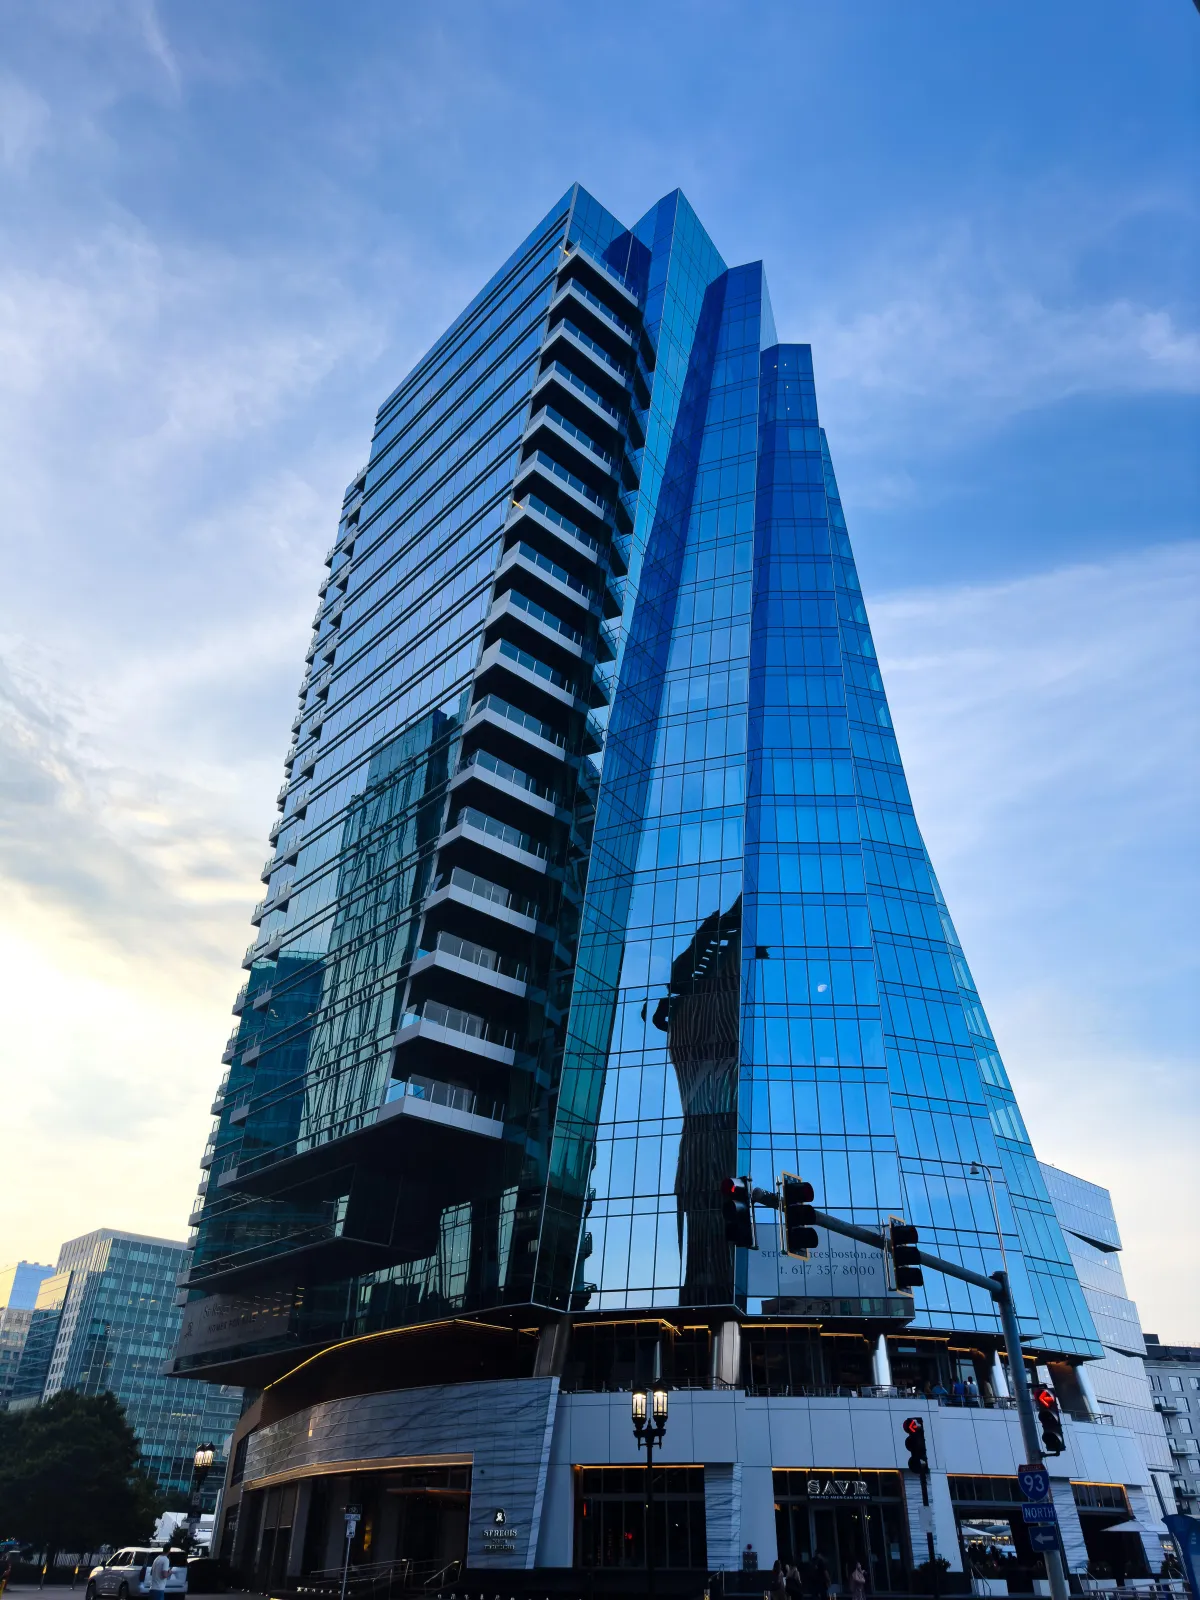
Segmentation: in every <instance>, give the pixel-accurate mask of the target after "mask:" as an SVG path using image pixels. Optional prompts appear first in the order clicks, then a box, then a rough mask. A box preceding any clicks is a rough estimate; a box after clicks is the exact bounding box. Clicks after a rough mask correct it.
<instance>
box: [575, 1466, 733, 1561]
mask: <svg viewBox="0 0 1200 1600" xmlns="http://www.w3.org/2000/svg"><path fill="white" fill-rule="evenodd" d="M651 1528H652V1538H653V1541H654V1565H655V1568H656V1569H661V1568H664V1567H691V1568H700V1567H705V1566H707V1565H708V1546H707V1541H706V1538H705V1531H704V1468H703V1467H655V1469H654V1494H653V1508H652V1518H651ZM575 1565H576V1566H577V1567H642V1568H644V1567H645V1565H646V1470H645V1468H644V1467H576V1469H575Z"/></svg>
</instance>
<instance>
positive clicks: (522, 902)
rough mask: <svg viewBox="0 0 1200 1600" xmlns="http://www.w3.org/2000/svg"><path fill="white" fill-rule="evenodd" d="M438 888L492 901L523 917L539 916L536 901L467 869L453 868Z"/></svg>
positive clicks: (439, 882) (440, 881) (441, 880)
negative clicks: (457, 890) (459, 890)
mask: <svg viewBox="0 0 1200 1600" xmlns="http://www.w3.org/2000/svg"><path fill="white" fill-rule="evenodd" d="M438 888H439V889H450V888H454V889H462V890H463V891H464V893H466V894H473V895H476V896H477V897H478V898H479V899H481V900H491V901H492V902H494V904H496V905H498V906H504V907H505V908H506V909H507V910H509V911H515V912H517V913H518V915H520V916H522V917H536V916H537V914H538V905H537V901H536V900H526V899H525V898H524V897H523V896H522V895H519V894H514V893H513V892H512V890H511V889H506V888H504V886H503V885H502V884H499V883H493V882H492V881H491V879H490V878H481V877H480V876H479V874H478V873H476V872H468V871H467V870H466V868H465V867H452V868H451V869H450V871H449V872H448V873H445V874H444V875H443V877H442V878H441V879H440V880H439V881H438Z"/></svg>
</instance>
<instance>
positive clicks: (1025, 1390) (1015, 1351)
mask: <svg viewBox="0 0 1200 1600" xmlns="http://www.w3.org/2000/svg"><path fill="white" fill-rule="evenodd" d="M752 1193H753V1199H754V1203H755V1204H756V1205H763V1206H770V1207H772V1208H773V1209H777V1208H778V1205H779V1200H778V1197H777V1196H776V1195H775V1194H773V1193H772V1192H771V1191H770V1190H768V1189H755V1190H753V1191H752ZM807 1221H808V1222H809V1223H810V1225H812V1226H814V1227H817V1228H824V1229H825V1230H826V1232H828V1233H838V1234H841V1235H842V1236H843V1238H846V1239H858V1240H859V1241H860V1242H861V1243H862V1244H869V1245H872V1246H873V1247H874V1248H875V1249H876V1250H886V1249H887V1248H888V1243H889V1241H888V1239H887V1237H886V1236H885V1235H884V1234H882V1233H877V1232H876V1231H875V1230H874V1229H873V1228H860V1227H859V1226H858V1225H857V1223H854V1222H844V1221H843V1220H842V1218H841V1217H831V1216H829V1215H828V1214H827V1213H826V1212H824V1211H817V1210H810V1211H809V1212H808V1216H807ZM916 1256H917V1259H918V1261H919V1262H920V1263H921V1265H922V1266H923V1267H928V1268H929V1269H930V1270H931V1271H932V1272H940V1273H941V1274H942V1276H943V1277H945V1278H957V1279H958V1280H959V1282H960V1283H970V1284H974V1286H975V1287H976V1288H977V1289H984V1290H986V1292H987V1293H988V1294H989V1295H991V1297H992V1299H993V1300H994V1301H995V1303H996V1306H997V1307H998V1309H999V1312H1000V1323H1001V1326H1002V1327H1003V1329H1004V1343H1005V1345H1006V1346H1007V1348H1008V1372H1009V1378H1010V1381H1011V1383H1012V1388H1013V1396H1014V1398H1015V1400H1016V1402H1017V1416H1018V1418H1019V1420H1020V1423H1021V1437H1022V1439H1023V1441H1024V1445H1025V1457H1026V1461H1027V1463H1028V1464H1029V1465H1030V1466H1040V1465H1041V1464H1042V1460H1043V1457H1042V1446H1041V1441H1040V1440H1039V1439H1038V1430H1037V1418H1036V1417H1035V1416H1034V1413H1033V1399H1032V1397H1031V1396H1030V1393H1029V1381H1028V1379H1027V1378H1026V1376H1025V1356H1024V1352H1023V1351H1022V1349H1021V1330H1020V1328H1019V1327H1018V1326H1017V1311H1016V1307H1015V1306H1014V1305H1013V1298H1012V1290H1011V1288H1010V1287H1009V1281H1008V1273H1007V1272H995V1273H993V1274H992V1276H991V1277H989V1278H985V1277H984V1276H983V1274H982V1273H980V1272H971V1271H970V1270H969V1269H968V1268H966V1267H960V1266H959V1265H958V1263H957V1262H956V1261H943V1260H942V1258H941V1257H940V1256H931V1255H930V1254H929V1253H928V1252H927V1251H925V1250H918V1251H917V1252H916ZM1041 1555H1042V1559H1043V1560H1044V1561H1045V1563H1046V1576H1047V1577H1048V1578H1049V1580H1050V1593H1051V1595H1052V1597H1053V1600H1067V1574H1066V1569H1065V1567H1064V1565H1063V1558H1062V1546H1061V1544H1060V1545H1057V1546H1056V1547H1055V1548H1054V1549H1053V1550H1043V1551H1042V1552H1041Z"/></svg>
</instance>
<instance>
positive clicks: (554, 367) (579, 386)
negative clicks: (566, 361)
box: [531, 361, 625, 430]
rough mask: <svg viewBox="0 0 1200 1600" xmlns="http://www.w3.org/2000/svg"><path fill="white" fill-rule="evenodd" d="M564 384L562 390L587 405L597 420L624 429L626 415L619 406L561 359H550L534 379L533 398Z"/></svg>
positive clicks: (536, 398)
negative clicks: (566, 365) (556, 384)
mask: <svg viewBox="0 0 1200 1600" xmlns="http://www.w3.org/2000/svg"><path fill="white" fill-rule="evenodd" d="M555 383H558V384H561V385H562V392H563V394H564V395H565V396H569V397H570V399H571V400H572V401H574V402H575V403H576V404H578V405H582V406H584V407H585V409H586V410H587V412H588V413H589V414H590V415H592V416H594V417H595V418H596V420H597V422H600V423H604V424H605V425H607V426H608V427H610V428H619V429H622V430H623V429H624V426H625V416H624V413H623V412H622V411H621V410H620V408H619V407H617V406H614V405H613V404H612V403H611V402H610V401H608V400H606V399H605V398H604V396H603V395H602V394H601V393H600V391H599V390H598V389H593V388H592V386H591V384H590V383H587V382H586V381H585V380H584V379H583V378H581V377H580V376H579V374H578V373H577V372H572V371H571V369H570V367H565V366H564V365H563V364H562V362H561V361H549V362H547V363H546V365H545V366H544V367H543V368H542V370H541V372H539V373H538V375H537V377H536V378H535V379H534V383H533V389H532V391H531V399H532V400H534V401H536V400H539V399H543V398H544V395H545V394H546V393H553V389H552V385H553V384H555Z"/></svg>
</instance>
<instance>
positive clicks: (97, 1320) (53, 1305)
mask: <svg viewBox="0 0 1200 1600" xmlns="http://www.w3.org/2000/svg"><path fill="white" fill-rule="evenodd" d="M186 1260H187V1253H186V1251H185V1250H184V1248H183V1247H182V1246H181V1245H179V1244H175V1243H173V1242H172V1241H171V1240H167V1239H151V1238H146V1237H144V1236H143V1235H141V1234H121V1233H113V1232H109V1231H107V1230H103V1229H102V1230H100V1231H98V1232H96V1233H89V1234H84V1235H83V1237H82V1238H79V1239H71V1240H69V1241H68V1242H67V1243H66V1244H64V1245H63V1247H62V1249H61V1250H60V1251H59V1256H58V1263H57V1267H56V1270H55V1272H54V1274H53V1276H51V1277H48V1278H46V1279H45V1280H44V1282H43V1283H42V1285H41V1288H40V1290H39V1293H38V1300H37V1305H36V1307H35V1309H34V1313H33V1316H34V1324H33V1327H32V1328H31V1330H30V1337H29V1339H28V1340H27V1341H26V1344H25V1349H24V1351H23V1352H22V1357H21V1365H20V1368H19V1369H18V1372H17V1381H16V1385H15V1388H14V1395H13V1400H14V1402H16V1403H17V1404H18V1405H19V1404H20V1403H22V1402H24V1403H26V1404H34V1403H37V1402H38V1401H40V1400H49V1399H51V1398H52V1397H53V1396H54V1395H56V1394H57V1393H59V1391H60V1390H63V1389H72V1390H75V1391H76V1392H77V1393H79V1394H85V1395H95V1394H103V1393H105V1392H111V1393H112V1394H114V1395H115V1396H116V1398H117V1399H118V1400H119V1401H120V1402H121V1404H122V1406H123V1407H124V1408H125V1416H126V1419H127V1420H128V1422H129V1425H130V1427H131V1428H132V1429H133V1430H134V1432H135V1433H136V1435H137V1440H138V1448H139V1450H140V1452H141V1464H142V1466H143V1467H144V1468H145V1470H146V1471H147V1472H149V1473H150V1474H151V1475H152V1477H153V1478H154V1479H155V1481H156V1482H157V1484H158V1486H159V1488H160V1489H161V1490H162V1491H163V1493H164V1494H166V1495H167V1496H168V1497H169V1498H170V1499H171V1500H172V1501H173V1502H174V1504H175V1505H176V1506H177V1507H178V1506H180V1505H183V1504H185V1503H186V1499H187V1496H188V1494H189V1492H190V1490H191V1487H192V1476H193V1464H192V1458H193V1456H194V1454H195V1452H196V1450H197V1448H198V1447H199V1446H200V1445H201V1444H205V1443H207V1444H212V1445H214V1446H216V1448H217V1451H218V1454H219V1455H223V1453H224V1448H225V1444H226V1441H227V1440H228V1439H229V1437H230V1436H231V1434H232V1432H233V1428H234V1425H235V1423H236V1422H237V1420H238V1416H239V1414H240V1412H241V1404H242V1392H241V1390H240V1389H238V1388H235V1387H232V1386H228V1385H216V1384H203V1383H187V1382H184V1381H181V1380H180V1379H178V1378H172V1377H167V1376H165V1375H164V1368H165V1366H166V1363H167V1361H168V1360H169V1358H170V1355H171V1351H172V1349H173V1348H174V1344H175V1340H176V1339H177V1337H178V1335H179V1328H180V1322H181V1320H182V1319H181V1316H180V1312H179V1310H178V1308H177V1307H176V1305H175V1304H174V1299H175V1280H176V1277H177V1275H178V1274H179V1272H180V1270H181V1269H182V1268H183V1266H184V1265H185V1263H186ZM216 1488H217V1485H216V1483H215V1482H214V1483H213V1484H211V1485H208V1486H206V1499H207V1502H208V1505H209V1508H210V1509H211V1504H212V1502H213V1501H214V1500H215V1497H216Z"/></svg>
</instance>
